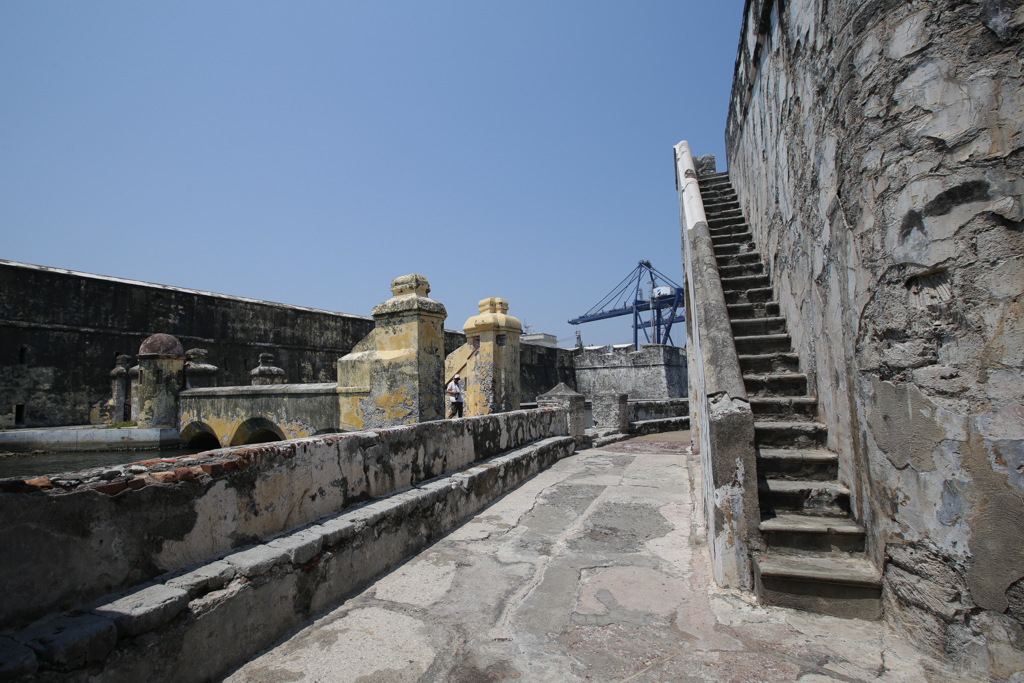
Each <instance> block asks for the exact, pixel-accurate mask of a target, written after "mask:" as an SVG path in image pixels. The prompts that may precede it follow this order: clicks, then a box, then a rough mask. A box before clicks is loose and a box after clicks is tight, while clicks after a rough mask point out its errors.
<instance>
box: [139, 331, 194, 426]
mask: <svg viewBox="0 0 1024 683" xmlns="http://www.w3.org/2000/svg"><path fill="white" fill-rule="evenodd" d="M138 386H139V389H138V401H139V412H138V425H139V427H177V425H178V392H180V391H181V390H182V388H183V387H184V386H185V349H183V348H182V346H181V342H179V341H178V340H177V339H175V338H174V337H172V336H171V335H169V334H154V335H153V336H152V337H149V338H148V339H146V340H145V341H144V342H142V346H140V347H139V385H138Z"/></svg>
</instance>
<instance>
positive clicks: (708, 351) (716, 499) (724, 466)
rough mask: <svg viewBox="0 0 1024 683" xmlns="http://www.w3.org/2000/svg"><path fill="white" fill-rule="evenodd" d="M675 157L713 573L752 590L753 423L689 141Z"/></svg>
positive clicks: (756, 520) (755, 521) (755, 516)
mask: <svg viewBox="0 0 1024 683" xmlns="http://www.w3.org/2000/svg"><path fill="white" fill-rule="evenodd" d="M674 151H675V166H676V188H677V190H678V191H679V221H680V229H681V232H682V245H683V274H684V276H685V278H686V282H685V283H684V284H685V287H686V296H687V299H688V300H687V302H686V319H687V332H688V335H687V336H688V339H687V344H686V358H687V366H688V370H689V376H690V411H691V419H690V424H691V434H692V436H693V442H694V447H695V450H696V449H699V451H700V458H701V471H702V476H703V504H704V516H705V520H706V523H707V526H708V546H709V548H710V550H711V560H712V569H713V572H714V577H715V582H716V583H718V585H720V586H723V587H726V588H737V589H740V590H751V589H752V587H753V575H752V563H751V557H750V555H751V552H752V551H753V550H755V549H756V548H757V546H758V542H759V537H758V535H759V531H758V525H759V524H760V510H759V506H758V495H757V457H756V453H755V446H754V416H753V413H752V412H751V409H750V402H749V401H748V399H747V392H746V388H745V387H744V385H743V373H742V371H741V369H740V364H739V357H738V355H737V354H736V345H735V342H734V341H733V335H732V324H731V322H730V320H729V309H728V307H727V306H726V303H725V293H724V292H723V291H722V282H721V279H720V277H719V274H718V264H717V262H716V261H715V252H714V248H713V246H712V242H711V233H710V231H709V229H708V222H707V216H706V215H705V213H704V202H703V200H702V199H701V195H700V187H699V185H698V182H697V172H696V169H695V168H694V164H693V156H692V155H691V154H690V146H689V144H688V143H687V142H686V141H685V140H684V141H682V142H680V143H679V144H677V145H676V146H675V148H674Z"/></svg>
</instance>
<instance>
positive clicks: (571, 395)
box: [537, 382, 584, 441]
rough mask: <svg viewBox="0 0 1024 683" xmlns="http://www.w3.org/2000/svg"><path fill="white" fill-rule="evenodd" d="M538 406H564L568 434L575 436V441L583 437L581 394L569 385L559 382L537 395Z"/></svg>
mask: <svg viewBox="0 0 1024 683" xmlns="http://www.w3.org/2000/svg"><path fill="white" fill-rule="evenodd" d="M537 407H538V408H565V409H566V410H568V411H569V416H568V420H569V424H568V425H567V426H568V430H569V436H574V437H576V439H577V441H578V440H579V439H581V438H582V437H583V422H584V407H583V394H579V393H577V392H575V391H573V390H572V389H570V388H569V387H567V386H565V382H559V383H558V386H557V387H555V388H554V389H552V390H551V391H549V392H547V393H546V394H541V395H540V396H538V397H537Z"/></svg>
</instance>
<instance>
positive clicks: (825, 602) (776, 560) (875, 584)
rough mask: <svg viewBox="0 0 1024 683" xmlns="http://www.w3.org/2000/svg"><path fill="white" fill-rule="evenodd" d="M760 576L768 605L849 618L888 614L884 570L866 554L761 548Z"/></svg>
mask: <svg viewBox="0 0 1024 683" xmlns="http://www.w3.org/2000/svg"><path fill="white" fill-rule="evenodd" d="M754 582H755V590H756V592H757V599H758V602H760V603H761V604H763V605H776V606H778V607H789V608H792V609H802V610H805V611H808V612H817V613H819V614H829V615H832V616H835V617H844V618H856V619H875V620H877V619H881V618H882V574H881V572H879V571H878V568H877V567H875V565H874V564H873V563H872V562H871V561H870V560H868V559H867V557H865V556H864V555H846V554H842V553H801V554H799V555H779V554H778V553H763V554H756V555H754Z"/></svg>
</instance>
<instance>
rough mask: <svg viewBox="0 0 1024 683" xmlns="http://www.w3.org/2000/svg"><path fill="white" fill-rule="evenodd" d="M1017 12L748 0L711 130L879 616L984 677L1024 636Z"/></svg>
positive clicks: (939, 4) (1021, 83) (1007, 1)
mask: <svg viewBox="0 0 1024 683" xmlns="http://www.w3.org/2000/svg"><path fill="white" fill-rule="evenodd" d="M1022 25H1024V5H1022V3H1021V2H1020V0H985V1H984V2H957V1H953V0H915V1H914V2H904V1H897V0H873V1H871V2H861V1H859V0H832V1H831V2H825V1H824V0H793V1H792V2H786V3H778V2H773V1H772V0H753V1H750V0H748V2H747V5H746V8H745V13H744V23H743V27H742V30H741V34H740V43H739V49H738V54H737V59H736V72H735V80H734V82H733V91H732V101H731V104H730V111H729V118H728V124H727V131H726V147H727V153H728V162H729V174H730V178H731V180H732V183H733V185H734V186H735V188H736V190H737V193H738V195H739V198H740V202H741V206H742V208H743V211H744V213H745V215H746V217H747V219H748V221H749V223H750V225H751V228H752V230H753V233H754V239H755V241H756V242H757V244H758V248H759V250H760V251H761V253H762V256H763V259H764V261H765V264H766V268H768V269H769V271H770V274H771V278H772V283H773V286H774V288H775V290H776V293H777V295H778V298H779V303H780V306H781V310H782V313H783V315H785V316H786V318H787V319H788V320H789V329H790V332H791V334H792V336H793V341H794V344H795V345H796V347H797V349H798V351H799V354H800V358H801V364H802V366H803V368H804V369H805V371H806V372H807V373H808V375H809V380H810V382H809V384H810V386H813V387H816V390H817V395H818V399H819V406H820V419H821V420H822V421H823V422H825V423H826V424H827V426H828V429H829V443H828V445H829V447H830V448H832V449H833V450H836V451H837V452H839V453H840V455H841V469H840V473H841V478H842V480H843V481H844V482H845V483H846V484H847V485H849V486H850V488H851V489H852V490H853V491H854V496H853V497H854V505H855V507H856V509H857V514H858V516H859V518H860V519H861V520H862V521H864V522H865V523H866V524H867V527H868V529H869V534H870V537H871V539H870V552H871V553H872V555H873V557H874V558H875V559H876V561H878V563H879V564H880V565H881V564H882V563H883V561H885V559H886V558H888V560H889V561H888V562H887V566H886V571H885V586H886V613H887V617H888V618H889V619H890V620H892V621H893V622H894V623H896V624H898V625H900V626H901V627H902V628H904V629H906V630H907V631H909V632H910V633H911V634H912V635H913V636H914V637H915V638H916V639H917V640H918V642H920V643H923V644H927V645H929V646H931V647H932V648H934V649H935V650H937V651H940V652H942V651H946V652H949V653H950V654H951V655H952V656H954V657H958V658H960V659H962V660H963V662H964V665H965V666H969V667H980V668H981V669H984V668H985V667H987V666H990V667H991V668H990V669H989V670H988V671H987V673H989V674H990V675H992V676H993V677H997V678H999V677H1004V676H1005V675H1007V673H1006V669H1005V667H1006V666H1008V664H1007V662H1009V661H1010V660H1011V659H1012V657H1011V655H1005V654H1004V655H1000V654H998V652H999V651H1000V650H999V648H1000V647H1002V646H1001V645H999V644H998V643H1000V642H1002V643H1004V644H1005V643H1007V642H1010V643H1011V645H1010V649H1009V650H1005V649H1004V650H1003V652H1004V653H1005V652H1011V653H1012V652H1013V651H1014V650H1013V648H1020V647H1021V644H1022V642H1024V641H1022V639H1024V633H1022V632H1021V630H1020V625H1021V624H1024V587H1022V586H1024V584H1022V577H1024V543H1021V541H1020V533H1019V532H1020V529H1021V528H1024V502H1022V499H1024V478H1022V475H1021V469H1022V466H1024V411H1022V408H1021V405H1022V403H1024V373H1022V368H1024V319H1022V318H1024V317H1022V299H1021V295H1022V293H1024V223H1022V222H1021V221H1022V219H1024V208H1022V205H1021V197H1022V194H1024V96H1022V94H1021V93H1022V92H1024V69H1022V60H1024V40H1022V39H1021V26H1022ZM1000 634H1002V635H1000ZM1008 634H1009V635H1008ZM1008 639H1009V640H1008ZM986 642H987V643H988V645H987V646H986ZM994 643H995V644H994ZM986 648H987V649H986ZM1018 652H1019V650H1018ZM1014 656H1016V655H1014ZM1007 657H1010V659H1007ZM986 662H988V663H986ZM1018 663H1019V662H1018Z"/></svg>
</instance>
